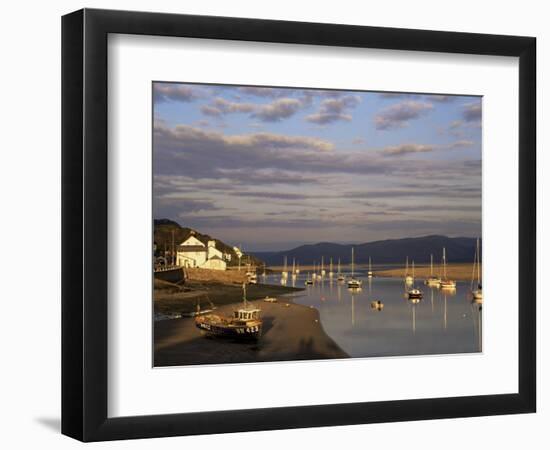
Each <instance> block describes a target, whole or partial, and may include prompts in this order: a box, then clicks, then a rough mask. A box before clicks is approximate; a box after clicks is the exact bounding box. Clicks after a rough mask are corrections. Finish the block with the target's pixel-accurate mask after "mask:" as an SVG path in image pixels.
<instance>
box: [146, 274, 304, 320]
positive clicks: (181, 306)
mask: <svg viewBox="0 0 550 450" xmlns="http://www.w3.org/2000/svg"><path fill="white" fill-rule="evenodd" d="M301 290H303V289H302V288H293V287H288V286H280V285H271V284H249V285H248V286H247V287H246V297H247V299H248V300H259V299H264V298H265V297H267V296H269V297H271V296H275V297H277V296H279V295H284V294H290V293H292V292H297V291H301ZM153 298H154V307H155V313H158V314H166V315H174V314H182V315H185V314H187V313H190V312H194V311H196V309H197V304H199V305H200V307H201V309H209V308H210V306H211V303H213V304H214V305H215V306H217V307H220V306H223V305H229V304H233V303H238V302H240V301H241V300H242V298H243V290H242V284H222V283H217V282H208V281H204V282H201V281H188V282H186V283H185V285H181V286H179V285H174V284H171V285H170V284H169V283H163V284H162V286H161V285H157V284H155V290H154V293H153ZM210 302H211V303H210Z"/></svg>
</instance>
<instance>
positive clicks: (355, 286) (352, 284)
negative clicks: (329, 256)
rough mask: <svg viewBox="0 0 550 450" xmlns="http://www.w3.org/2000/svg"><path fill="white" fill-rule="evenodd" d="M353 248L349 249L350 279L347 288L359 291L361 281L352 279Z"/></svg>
mask: <svg viewBox="0 0 550 450" xmlns="http://www.w3.org/2000/svg"><path fill="white" fill-rule="evenodd" d="M354 259H355V258H354V248H353V247H351V278H350V279H349V280H348V288H349V289H359V288H360V287H361V286H362V285H363V282H362V281H361V280H358V279H356V278H355V277H354V275H355V274H354V271H355V261H354Z"/></svg>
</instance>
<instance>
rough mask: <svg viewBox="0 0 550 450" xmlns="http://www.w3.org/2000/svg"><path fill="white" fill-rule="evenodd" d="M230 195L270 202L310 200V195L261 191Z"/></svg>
mask: <svg viewBox="0 0 550 450" xmlns="http://www.w3.org/2000/svg"><path fill="white" fill-rule="evenodd" d="M232 195H236V196H237V197H252V198H261V199H271V200H307V199H309V198H312V196H311V195H306V194H298V193H293V192H265V191H264V192H262V191H245V192H235V193H233V194H232Z"/></svg>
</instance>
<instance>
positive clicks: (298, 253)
mask: <svg viewBox="0 0 550 450" xmlns="http://www.w3.org/2000/svg"><path fill="white" fill-rule="evenodd" d="M475 246H476V240H475V238H469V237H456V238H451V237H447V236H438V235H434V236H423V237H417V238H404V239H387V240H383V241H375V242H367V243H363V244H353V245H352V244H349V245H346V244H334V243H330V242H320V243H318V244H312V245H301V246H299V247H296V248H293V249H291V250H288V251H282V252H255V253H254V255H255V256H256V257H258V258H260V259H262V260H263V261H265V262H266V264H268V265H282V264H283V259H284V257H285V256H286V257H287V259H288V261H289V262H291V261H292V258H295V259H296V260H297V261H299V263H300V264H312V263H313V262H314V261H316V262H317V263H319V262H320V261H321V257H322V256H324V258H325V264H328V261H329V258H332V259H333V262H334V263H336V262H337V260H338V258H340V259H341V261H342V264H348V263H349V262H350V260H351V248H352V247H354V248H355V262H356V263H357V264H365V263H368V261H369V256H370V257H371V258H372V261H373V263H374V264H400V263H403V262H404V261H405V258H406V257H407V256H408V257H409V261H412V260H414V261H415V262H417V263H429V262H430V254H433V255H434V262H439V261H440V260H441V253H442V248H443V247H445V248H446V251H447V260H448V261H449V262H453V263H454V262H471V261H473V258H474V252H475Z"/></svg>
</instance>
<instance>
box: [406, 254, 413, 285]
mask: <svg viewBox="0 0 550 450" xmlns="http://www.w3.org/2000/svg"><path fill="white" fill-rule="evenodd" d="M413 283H414V277H412V276H411V275H410V274H409V257H408V256H407V258H406V260H405V284H407V285H411V284H413Z"/></svg>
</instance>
